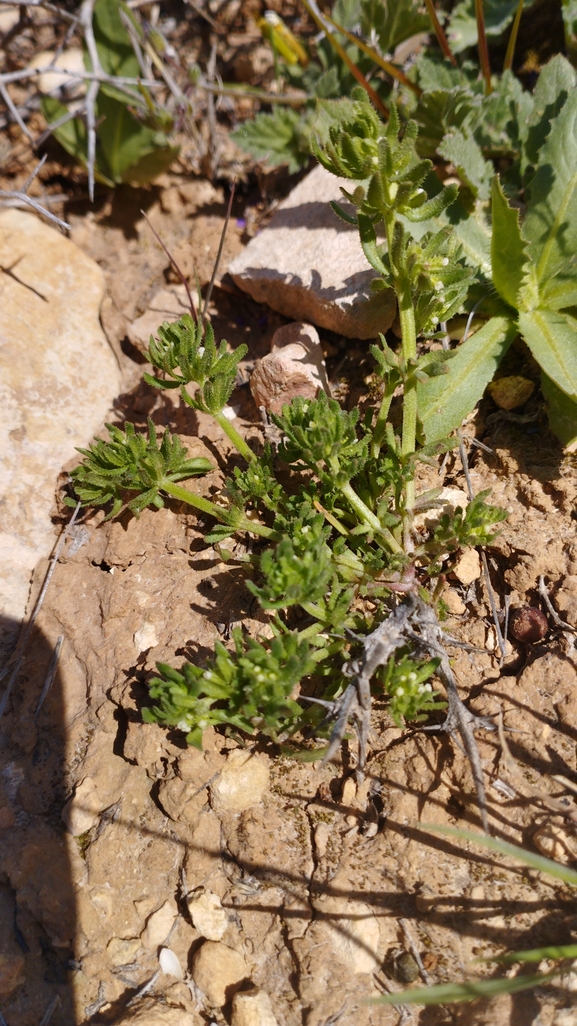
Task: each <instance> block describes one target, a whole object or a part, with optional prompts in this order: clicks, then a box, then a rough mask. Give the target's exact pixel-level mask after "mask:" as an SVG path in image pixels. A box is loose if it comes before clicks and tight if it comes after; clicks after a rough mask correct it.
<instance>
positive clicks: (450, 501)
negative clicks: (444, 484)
mask: <svg viewBox="0 0 577 1026" xmlns="http://www.w3.org/2000/svg"><path fill="white" fill-rule="evenodd" d="M435 502H436V503H438V505H436V506H435V507H434V508H433V509H427V510H425V512H424V513H417V514H416V516H415V518H414V521H413V525H414V527H415V529H416V530H423V529H426V530H428V531H434V529H435V527H436V526H437V524H438V523H439V521H440V519H441V517H442V516H443V514H444V513H448V514H449V516H452V515H453V514H454V513H455V510H456V509H457V507H460V508H461V509H466V508H467V506H468V505H469V496H468V495H467V493H466V492H465V491H463V489H462V488H442V489H441V493H440V495H439V497H438V499H435Z"/></svg>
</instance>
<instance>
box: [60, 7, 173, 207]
mask: <svg viewBox="0 0 577 1026" xmlns="http://www.w3.org/2000/svg"><path fill="white" fill-rule="evenodd" d="M123 18H124V20H123ZM127 21H128V23H129V24H130V25H131V26H132V29H133V32H134V33H135V34H136V35H138V33H139V31H140V28H139V24H138V22H137V21H136V20H135V17H134V15H133V13H132V12H131V11H130V8H128V7H127V6H126V5H125V4H124V3H123V2H122V0H97V3H95V5H94V10H93V18H92V29H93V33H94V41H95V48H96V52H97V56H98V61H99V64H100V69H99V70H101V71H102V72H104V73H105V75H106V76H107V78H106V80H105V81H102V82H101V83H100V85H99V88H98V92H97V95H96V98H95V100H94V104H93V106H94V119H95V123H96V125H97V128H96V153H95V159H94V177H95V179H96V180H97V181H99V182H102V183H103V184H104V185H107V186H109V187H113V186H115V185H119V184H120V183H121V182H131V183H133V184H141V183H145V182H151V181H153V179H154V178H156V177H157V175H159V174H161V172H162V171H164V170H166V168H167V167H169V165H170V164H171V163H172V161H173V160H174V159H175V157H176V156H177V155H178V150H179V148H178V146H171V145H170V143H169V141H168V138H167V135H166V129H167V128H168V129H170V127H171V124H170V121H169V122H168V123H167V119H166V115H165V114H164V112H163V111H162V110H161V109H160V108H157V107H156V106H155V104H154V101H153V100H152V98H151V96H150V93H149V92H148V91H147V90H146V89H145V88H144V87H143V86H139V88H138V89H135V88H134V87H133V88H131V89H128V88H127V87H126V86H125V85H123V80H124V79H132V80H133V81H134V82H137V81H138V79H139V78H141V77H142V72H141V69H140V66H139V63H138V59H137V56H136V54H135V51H134V46H133V44H132V41H131V38H130V35H129V32H128V29H127V27H126V23H127ZM84 62H85V66H86V69H87V70H88V71H95V70H97V69H95V68H93V67H92V61H91V58H90V53H89V49H88V47H87V46H86V45H85V50H84ZM115 79H118V83H115V81H114V80H115ZM42 111H43V114H44V116H45V118H46V120H47V122H48V123H49V126H51V128H52V134H53V135H54V136H55V138H56V139H57V140H58V142H59V143H60V145H61V146H63V147H64V149H65V150H66V151H67V152H68V153H69V154H70V155H71V156H72V157H74V158H75V159H76V160H78V161H79V162H80V163H82V164H84V165H85V166H88V165H89V133H88V128H87V124H86V121H85V119H84V118H82V117H72V116H71V115H72V114H73V108H72V109H70V110H69V108H68V107H67V106H66V105H64V104H63V103H61V102H60V100H58V99H57V98H56V97H53V96H45V97H44V98H43V99H42Z"/></svg>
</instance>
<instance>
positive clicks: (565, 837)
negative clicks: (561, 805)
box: [533, 822, 577, 866]
mask: <svg viewBox="0 0 577 1026" xmlns="http://www.w3.org/2000/svg"><path fill="white" fill-rule="evenodd" d="M533 844H534V845H535V847H536V848H537V849H538V850H539V851H540V852H541V854H542V855H545V856H546V858H548V859H553V861H554V862H561V863H563V865H565V866H566V865H569V863H571V862H575V860H576V859H577V838H576V837H575V836H574V835H572V834H570V833H569V832H568V831H567V830H565V829H564V828H563V827H562V826H559V825H558V824H557V823H551V822H547V823H543V824H542V825H541V826H540V827H537V830H536V831H535V833H534V834H533Z"/></svg>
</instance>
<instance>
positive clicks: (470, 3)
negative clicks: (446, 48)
mask: <svg viewBox="0 0 577 1026" xmlns="http://www.w3.org/2000/svg"><path fill="white" fill-rule="evenodd" d="M532 2H533V0H525V8H528V7H530V6H531V4H532ZM517 4H518V0H483V11H484V14H485V32H486V33H487V35H488V36H499V35H501V32H503V30H504V29H506V28H507V25H509V23H510V22H511V21H512V20H513V17H514V15H515V11H516V10H517ZM448 35H449V42H450V44H451V49H452V51H453V53H460V52H461V50H466V49H467V47H469V46H476V45H477V19H476V17H475V0H461V2H460V3H458V4H457V5H456V7H455V8H454V9H453V13H452V15H451V22H450V26H449V32H448Z"/></svg>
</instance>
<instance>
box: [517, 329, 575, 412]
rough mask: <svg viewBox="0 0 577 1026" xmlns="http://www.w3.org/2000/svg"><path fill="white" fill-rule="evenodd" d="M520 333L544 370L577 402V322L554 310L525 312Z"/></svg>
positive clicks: (558, 386)
mask: <svg viewBox="0 0 577 1026" xmlns="http://www.w3.org/2000/svg"><path fill="white" fill-rule="evenodd" d="M519 331H520V333H521V335H522V336H523V338H524V339H525V342H526V343H527V345H528V346H529V349H530V350H531V352H532V354H533V356H534V357H535V359H536V361H537V363H538V364H539V366H540V367H541V370H542V371H544V372H545V374H547V376H548V377H549V378H551V380H552V381H553V383H554V384H555V385H557V388H560V389H561V390H562V391H563V392H565V394H566V395H567V396H569V398H570V399H572V400H573V402H577V318H575V317H572V316H571V314H568V313H556V312H555V311H554V310H532V311H531V312H530V313H525V312H524V311H523V312H521V313H520V314H519Z"/></svg>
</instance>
